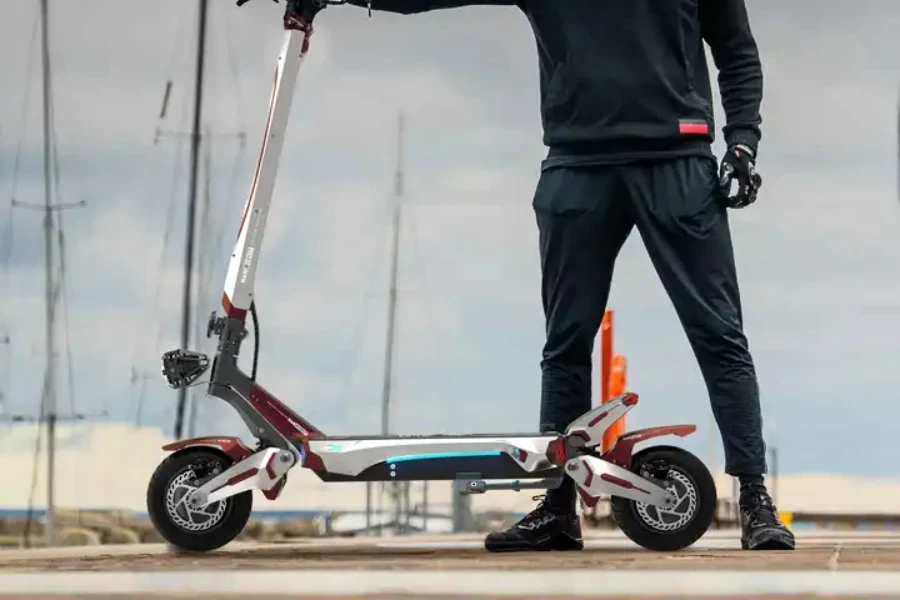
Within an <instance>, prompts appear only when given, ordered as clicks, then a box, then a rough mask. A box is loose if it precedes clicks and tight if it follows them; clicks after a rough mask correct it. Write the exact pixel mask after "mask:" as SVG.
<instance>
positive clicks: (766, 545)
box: [741, 537, 795, 551]
mask: <svg viewBox="0 0 900 600" xmlns="http://www.w3.org/2000/svg"><path fill="white" fill-rule="evenodd" d="M794 547H795V543H794V540H791V539H786V538H784V537H773V538H769V539H767V540H762V541H761V542H758V543H757V544H755V545H754V546H753V547H752V548H751V547H750V544H748V543H747V540H744V539H742V540H741V549H743V550H750V551H756V550H762V551H766V550H794Z"/></svg>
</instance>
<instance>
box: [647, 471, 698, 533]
mask: <svg viewBox="0 0 900 600" xmlns="http://www.w3.org/2000/svg"><path fill="white" fill-rule="evenodd" d="M666 489H667V490H669V492H670V493H671V494H672V495H673V496H674V498H675V502H673V503H672V506H671V507H670V508H662V507H660V506H653V505H652V504H647V503H646V502H635V510H636V511H637V514H638V516H639V517H640V519H641V520H642V521H643V522H644V524H645V525H646V526H647V527H649V528H650V529H653V530H655V531H659V532H665V533H671V532H673V531H678V530H679V529H681V528H682V527H684V526H685V525H687V524H688V523H690V522H691V519H693V518H694V515H695V514H697V506H698V502H697V488H696V487H695V486H694V484H693V482H692V481H691V480H690V478H689V477H688V476H687V475H685V474H684V473H682V472H680V471H677V470H675V469H670V470H669V476H668V478H667V480H666Z"/></svg>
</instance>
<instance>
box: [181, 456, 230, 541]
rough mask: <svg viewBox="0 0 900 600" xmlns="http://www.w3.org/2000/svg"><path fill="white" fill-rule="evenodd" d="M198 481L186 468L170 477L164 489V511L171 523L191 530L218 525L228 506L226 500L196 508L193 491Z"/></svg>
mask: <svg viewBox="0 0 900 600" xmlns="http://www.w3.org/2000/svg"><path fill="white" fill-rule="evenodd" d="M197 487H198V482H197V479H196V476H195V475H194V472H193V470H191V469H186V470H185V471H184V472H182V473H181V474H179V475H177V476H176V477H175V478H173V479H172V482H171V483H170V484H169V487H168V489H167V490H166V499H165V506H166V513H167V514H168V515H169V518H170V519H171V520H172V522H173V523H175V524H176V525H178V527H180V528H181V529H184V530H185V531H191V532H201V531H208V530H210V529H212V528H213V527H215V526H216V525H218V524H219V523H220V522H221V521H222V518H223V517H224V516H225V511H226V510H227V508H228V505H227V501H220V502H213V503H212V504H210V505H208V506H205V507H203V508H198V504H199V502H198V500H199V498H197V495H196V494H195V491H196V489H197Z"/></svg>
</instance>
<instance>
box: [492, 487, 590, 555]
mask: <svg viewBox="0 0 900 600" xmlns="http://www.w3.org/2000/svg"><path fill="white" fill-rule="evenodd" d="M534 499H535V500H541V503H540V504H538V506H537V508H535V509H534V510H533V511H531V512H530V513H528V514H527V515H525V517H524V518H523V519H522V520H521V521H519V522H518V523H516V524H515V525H513V526H512V527H510V528H509V529H507V530H506V531H495V532H493V533H489V534H488V535H487V537H486V538H485V540H484V547H485V549H486V550H487V551H488V552H524V551H537V552H546V551H550V550H583V549H584V541H583V540H582V539H581V523H580V521H579V520H578V515H577V514H575V513H566V512H559V511H555V510H553V509H552V508H551V507H550V506H548V504H547V500H546V498H544V497H543V496H536V497H535V498H534Z"/></svg>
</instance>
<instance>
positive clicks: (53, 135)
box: [49, 95, 106, 416]
mask: <svg viewBox="0 0 900 600" xmlns="http://www.w3.org/2000/svg"><path fill="white" fill-rule="evenodd" d="M51 98H52V95H51ZM50 107H51V108H50V123H49V125H50V139H51V152H52V156H53V162H52V165H53V185H54V192H55V198H56V203H57V204H58V205H61V204H62V202H63V196H62V186H61V185H60V178H61V175H60V171H61V169H60V161H59V136H58V135H57V130H56V105H55V104H54V103H53V101H52V100H51V102H50ZM57 212H58V214H57V216H56V223H57V229H56V237H57V245H58V251H57V252H58V253H59V280H58V284H57V285H58V286H59V295H60V298H61V300H62V302H61V303H62V309H63V331H64V332H65V346H66V363H67V365H66V367H67V371H68V388H69V389H68V392H69V411H70V412H71V414H72V415H73V416H74V415H75V412H76V411H75V372H74V361H73V360H72V343H71V335H70V334H71V332H70V329H71V327H70V325H69V323H70V321H69V294H68V289H67V288H68V279H67V277H66V247H65V235H64V233H63V214H62V213H63V212H64V211H57ZM103 397H104V402H106V395H105V394H104V396H103ZM104 408H105V406H104Z"/></svg>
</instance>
